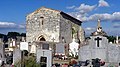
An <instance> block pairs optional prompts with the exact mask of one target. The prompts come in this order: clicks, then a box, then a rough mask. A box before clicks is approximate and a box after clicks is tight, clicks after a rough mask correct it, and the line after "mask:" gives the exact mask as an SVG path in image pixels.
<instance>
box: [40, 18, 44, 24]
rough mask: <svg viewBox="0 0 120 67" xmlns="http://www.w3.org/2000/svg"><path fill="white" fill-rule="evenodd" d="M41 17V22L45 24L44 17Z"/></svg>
mask: <svg viewBox="0 0 120 67" xmlns="http://www.w3.org/2000/svg"><path fill="white" fill-rule="evenodd" d="M40 19H41V23H42V25H43V19H44V17H40Z"/></svg>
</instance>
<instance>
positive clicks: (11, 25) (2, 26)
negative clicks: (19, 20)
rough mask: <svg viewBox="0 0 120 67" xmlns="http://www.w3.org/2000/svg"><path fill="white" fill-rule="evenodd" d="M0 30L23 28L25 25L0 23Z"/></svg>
mask: <svg viewBox="0 0 120 67" xmlns="http://www.w3.org/2000/svg"><path fill="white" fill-rule="evenodd" d="M0 28H25V25H18V24H15V23H13V22H0Z"/></svg>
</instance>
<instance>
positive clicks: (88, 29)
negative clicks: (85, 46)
mask: <svg viewBox="0 0 120 67" xmlns="http://www.w3.org/2000/svg"><path fill="white" fill-rule="evenodd" d="M85 30H86V31H94V30H95V28H92V27H87V28H85Z"/></svg>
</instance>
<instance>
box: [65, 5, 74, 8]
mask: <svg viewBox="0 0 120 67" xmlns="http://www.w3.org/2000/svg"><path fill="white" fill-rule="evenodd" d="M66 8H67V9H73V8H75V6H74V5H73V6H69V7H66Z"/></svg>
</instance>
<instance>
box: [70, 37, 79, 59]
mask: <svg viewBox="0 0 120 67" xmlns="http://www.w3.org/2000/svg"><path fill="white" fill-rule="evenodd" d="M78 47H79V44H78V43H77V42H76V41H75V39H73V41H72V43H70V44H69V55H71V56H73V55H74V57H75V56H76V55H78Z"/></svg>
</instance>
